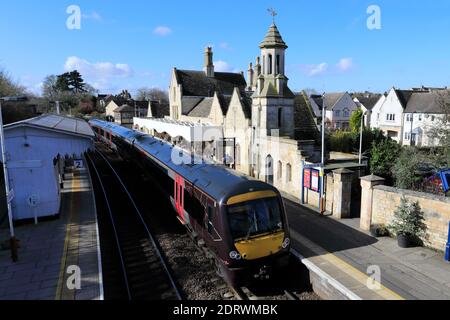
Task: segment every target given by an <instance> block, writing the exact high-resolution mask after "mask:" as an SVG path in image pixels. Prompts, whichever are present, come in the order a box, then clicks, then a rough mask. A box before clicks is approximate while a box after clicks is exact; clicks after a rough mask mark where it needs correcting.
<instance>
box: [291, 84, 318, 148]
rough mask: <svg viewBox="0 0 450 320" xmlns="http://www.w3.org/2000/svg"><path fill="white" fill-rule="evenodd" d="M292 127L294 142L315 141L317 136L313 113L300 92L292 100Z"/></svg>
mask: <svg viewBox="0 0 450 320" xmlns="http://www.w3.org/2000/svg"><path fill="white" fill-rule="evenodd" d="M294 125H295V139H296V140H316V139H317V137H318V134H319V131H318V129H317V126H316V123H315V122H314V117H313V111H312V108H311V106H310V105H309V100H308V98H307V95H306V93H304V92H301V93H299V94H297V95H296V96H295V99H294Z"/></svg>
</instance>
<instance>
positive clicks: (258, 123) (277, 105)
mask: <svg viewBox="0 0 450 320" xmlns="http://www.w3.org/2000/svg"><path fill="white" fill-rule="evenodd" d="M259 47H260V49H261V57H258V58H257V59H256V65H255V68H254V69H253V68H252V65H250V68H249V71H248V72H249V75H251V77H250V79H251V80H249V82H251V84H250V83H249V87H250V85H251V90H252V91H253V95H252V100H253V103H252V129H253V131H259V132H260V133H259V135H261V136H264V135H265V136H271V135H272V133H273V132H272V130H279V131H277V132H279V135H280V136H283V137H293V135H294V98H295V96H294V94H293V93H292V91H291V90H290V89H289V87H288V78H287V77H286V75H285V61H286V60H285V51H286V49H287V48H288V46H287V45H286V43H285V42H284V41H283V38H282V37H281V35H280V32H279V31H278V28H277V26H276V25H275V23H273V24H272V25H271V26H270V28H269V31H268V32H267V35H266V37H265V38H264V40H263V41H262V42H261V44H260V46H259Z"/></svg>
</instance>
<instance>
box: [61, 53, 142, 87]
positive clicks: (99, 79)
mask: <svg viewBox="0 0 450 320" xmlns="http://www.w3.org/2000/svg"><path fill="white" fill-rule="evenodd" d="M64 70H65V71H66V72H69V71H73V70H78V71H79V72H80V73H81V75H82V76H83V78H84V79H85V80H86V82H88V83H90V84H91V85H92V86H93V87H94V88H96V89H98V90H111V89H112V88H116V86H117V82H122V80H119V79H126V78H130V77H131V76H133V75H134V73H133V70H132V69H131V67H130V66H129V65H128V64H124V63H112V62H95V63H93V62H89V61H87V60H85V59H81V58H79V57H75V56H72V57H68V58H67V60H66V63H65V64H64Z"/></svg>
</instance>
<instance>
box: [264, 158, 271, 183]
mask: <svg viewBox="0 0 450 320" xmlns="http://www.w3.org/2000/svg"><path fill="white" fill-rule="evenodd" d="M265 169H266V170H265V171H266V172H265V175H266V183H269V184H273V159H272V156H271V155H268V156H267V158H266V165H265Z"/></svg>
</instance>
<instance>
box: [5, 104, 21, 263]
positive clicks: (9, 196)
mask: <svg viewBox="0 0 450 320" xmlns="http://www.w3.org/2000/svg"><path fill="white" fill-rule="evenodd" d="M26 100H27V98H26V97H3V98H0V144H1V154H2V155H1V160H2V163H3V174H4V178H5V189H6V202H7V207H8V220H9V233H10V247H11V259H12V261H13V262H17V261H18V260H19V256H18V254H17V239H16V235H15V233H14V221H13V214H12V206H11V201H12V199H13V197H14V191H12V190H10V188H9V176H8V165H7V158H6V146H5V135H4V132H3V114H2V101H14V102H19V101H26Z"/></svg>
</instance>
